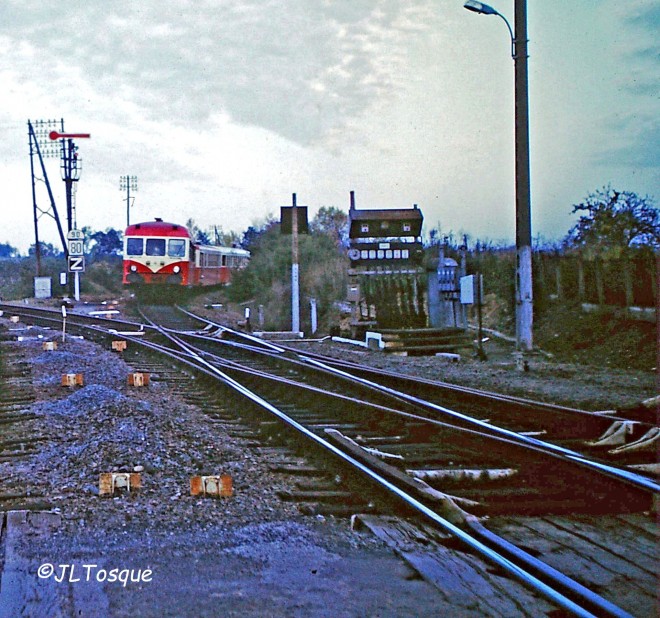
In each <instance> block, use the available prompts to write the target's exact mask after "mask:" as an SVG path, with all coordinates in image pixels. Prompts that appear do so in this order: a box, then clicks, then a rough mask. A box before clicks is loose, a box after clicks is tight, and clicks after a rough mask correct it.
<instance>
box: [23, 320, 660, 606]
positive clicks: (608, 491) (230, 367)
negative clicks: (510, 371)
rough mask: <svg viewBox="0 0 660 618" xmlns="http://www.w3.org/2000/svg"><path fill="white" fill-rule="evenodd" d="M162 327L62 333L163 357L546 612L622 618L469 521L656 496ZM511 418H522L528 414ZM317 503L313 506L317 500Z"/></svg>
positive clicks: (114, 324)
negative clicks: (396, 506)
mask: <svg viewBox="0 0 660 618" xmlns="http://www.w3.org/2000/svg"><path fill="white" fill-rule="evenodd" d="M14 310H15V311H17V312H19V310H18V309H16V308H14ZM21 312H22V311H21ZM27 313H30V316H31V319H35V320H37V319H38V320H40V321H43V320H50V321H51V323H52V324H57V323H58V322H61V316H60V317H58V316H57V315H56V314H55V315H46V316H44V315H43V313H41V314H38V313H35V312H34V311H33V310H30V311H29V312H26V313H25V314H23V315H25V316H27ZM167 313H168V315H165V310H162V309H160V310H158V311H157V315H153V312H152V313H151V321H149V317H148V315H147V314H145V319H144V321H143V322H142V323H138V322H132V323H126V322H122V321H117V320H112V321H108V320H88V319H87V318H84V317H82V316H75V317H74V316H69V326H70V327H74V328H86V329H88V332H90V333H91V334H92V335H91V336H93V337H99V338H100V337H108V336H114V337H117V336H119V337H123V338H128V339H132V340H139V341H140V345H141V346H143V347H144V348H145V349H149V350H150V353H151V354H154V353H158V354H167V355H169V357H170V358H172V359H175V360H176V361H177V362H178V363H182V364H183V365H185V366H186V367H187V369H188V370H189V371H195V372H196V375H199V376H202V377H203V378H204V380H206V381H214V382H218V381H219V383H220V385H221V386H220V388H221V390H222V391H223V392H225V393H227V394H228V395H229V396H232V397H240V398H242V399H243V400H244V402H245V404H244V406H245V405H247V406H249V408H250V414H249V415H248V416H249V417H251V418H252V419H253V423H254V427H255V428H256V430H255V432H254V433H255V435H259V436H262V435H263V434H264V432H265V433H267V435H268V437H269V438H272V437H273V436H279V438H280V439H283V440H285V441H288V442H294V443H298V444H301V445H302V449H303V450H305V451H313V452H314V453H315V454H318V453H319V452H323V453H328V454H330V455H331V456H332V458H333V459H334V460H335V463H336V464H337V465H338V466H339V467H340V468H345V469H348V470H350V471H351V472H350V474H358V475H360V476H361V477H362V478H364V479H367V480H368V482H369V484H370V485H371V486H373V487H374V488H375V491H377V492H380V494H387V496H388V499H390V500H395V501H397V502H398V503H400V504H401V505H403V506H404V507H405V509H406V510H407V511H414V512H416V513H417V514H418V515H419V516H421V517H422V518H423V519H425V520H426V521H427V522H429V523H431V524H433V525H434V526H436V527H439V528H440V529H441V530H442V531H443V532H444V533H446V534H448V535H451V536H452V537H454V538H457V539H459V541H460V543H462V544H464V545H465V546H467V547H469V548H471V550H473V551H476V552H479V553H480V554H482V555H483V556H484V557H485V559H486V560H488V561H490V562H491V563H493V564H495V565H497V567H498V568H500V569H503V570H504V571H506V572H507V573H509V574H510V575H511V576H514V577H516V578H518V579H520V580H521V581H523V582H524V583H525V585H526V586H528V587H531V588H532V589H534V590H535V591H537V592H538V593H540V594H542V595H543V596H545V597H546V598H547V599H549V600H550V601H551V602H552V603H553V604H555V605H558V606H560V607H562V608H564V609H566V610H568V611H570V612H572V613H574V614H576V615H599V616H600V615H628V614H627V612H626V610H625V609H622V608H620V607H618V606H617V605H616V604H615V603H614V602H613V600H612V599H607V598H604V597H602V596H600V595H598V594H595V593H594V592H592V591H591V590H589V589H588V588H586V587H585V586H583V585H582V584H581V583H580V582H578V581H575V580H574V579H572V578H570V577H566V576H565V575H563V574H562V573H561V572H559V571H558V570H556V569H554V568H553V567H551V566H549V565H547V564H545V563H543V562H542V561H540V560H538V559H537V558H536V557H535V556H534V555H531V554H530V553H529V552H527V551H525V550H523V549H521V548H519V547H517V546H515V545H514V544H512V543H510V542H508V541H506V540H505V539H503V538H502V537H500V536H499V535H496V534H494V533H493V532H492V531H490V530H489V529H487V528H486V527H484V526H483V525H482V523H480V522H479V520H478V519H477V518H476V517H475V515H479V516H483V515H489V516H494V515H507V516H511V515H513V514H518V515H519V514H525V515H553V516H556V515H560V514H567V513H576V512H583V513H590V514H594V513H600V514H619V513H631V512H639V511H648V510H650V509H651V508H652V506H653V504H652V503H653V500H654V499H655V496H657V491H658V486H657V484H656V483H655V481H653V480H652V479H651V478H649V477H648V476H646V475H643V474H639V473H637V472H632V471H630V470H628V469H624V468H622V467H616V466H611V465H610V464H608V463H607V462H603V461H601V460H596V459H591V458H587V457H585V455H584V454H582V453H576V452H574V451H571V450H568V449H566V448H564V446H560V445H558V444H552V443H546V442H542V441H540V440H538V439H537V438H535V437H530V436H528V435H521V434H520V433H518V432H516V431H514V430H512V429H507V428H502V427H495V426H494V425H493V424H491V423H487V422H484V421H483V420H475V419H472V418H469V417H467V416H466V415H465V414H463V413H459V412H456V411H455V410H451V409H449V408H446V407H443V406H441V405H439V404H438V403H436V402H433V401H428V400H426V399H422V398H421V397H419V395H411V394H410V392H405V391H404V390H395V389H394V388H393V387H392V385H391V383H390V384H389V385H388V384H383V383H382V382H381V383H378V382H376V381H375V380H370V379H367V378H366V377H364V374H363V375H362V376H358V377H356V376H353V375H351V374H350V373H349V371H347V370H348V369H351V370H352V371H358V370H359V369H356V368H355V367H350V368H349V367H347V366H345V365H344V366H343V367H342V368H339V367H337V366H336V364H335V366H334V367H333V366H332V365H331V364H329V363H327V362H326V361H325V360H321V359H319V358H312V357H311V356H309V355H298V354H296V353H295V352H294V351H292V350H288V349H284V348H281V347H279V346H276V345H272V344H269V343H267V342H260V341H258V340H256V339H255V338H252V337H249V336H247V337H246V336H244V335H242V334H240V333H235V332H233V331H231V330H229V329H225V328H223V327H221V326H220V325H214V324H211V323H209V322H208V321H207V322H203V321H202V320H201V319H199V318H197V317H195V316H193V315H191V314H184V313H181V312H174V311H173V310H170V309H168V310H167ZM39 316H40V317H39ZM154 318H156V319H154ZM24 319H27V317H25V318H24ZM156 320H157V322H156ZM163 322H166V324H163ZM42 323H43V322H42ZM128 332H132V333H133V334H130V335H129V334H127V333H128ZM122 333H123V334H122ZM135 333H144V334H142V335H137V334H135ZM143 366H146V365H145V364H144V361H143ZM387 379H388V380H392V378H391V377H387ZM431 386H433V385H429V388H430V387H431ZM216 388H217V387H216ZM479 397H480V398H481V404H482V405H483V402H484V397H483V396H482V395H479ZM429 399H430V397H429ZM507 405H511V406H512V407H516V406H518V408H519V409H522V408H523V407H524V406H525V405H531V402H520V401H519V402H516V403H515V404H514V403H512V401H508V402H507ZM578 413H579V411H566V414H571V415H577V414H578ZM264 414H265V415H266V417H265V418H264ZM572 418H575V416H573V417H572ZM599 420H600V419H599ZM509 422H510V421H509ZM513 422H517V421H515V420H514V421H513ZM560 440H561V438H560ZM425 479H426V480H425ZM427 481H428V482H427ZM329 493H332V492H331V491H328V492H327V493H326V497H328V494H329ZM334 493H335V497H339V498H346V497H347V496H348V494H347V493H346V492H343V493H342V492H337V491H335V492H334ZM337 494H339V495H337ZM314 495H315V496H316V498H319V497H322V496H323V490H322V491H316V492H314ZM299 497H300V496H299ZM302 497H303V498H304V497H305V496H304V495H303V496H302Z"/></svg>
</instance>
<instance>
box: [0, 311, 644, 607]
mask: <svg viewBox="0 0 660 618" xmlns="http://www.w3.org/2000/svg"><path fill="white" fill-rule="evenodd" d="M8 327H11V328H15V326H14V325H9V324H8V322H7V321H6V320H3V319H0V330H2V329H3V328H8ZM24 334H25V335H26V339H25V340H24V341H22V342H13V343H12V342H7V343H4V344H3V349H4V350H6V351H12V350H13V351H16V352H18V353H19V354H20V355H22V356H24V358H25V359H26V360H27V361H28V363H29V365H30V367H31V370H32V374H31V380H32V384H33V387H34V390H35V394H36V398H37V401H36V402H35V403H34V404H33V405H32V406H30V411H31V412H32V413H34V414H36V415H37V416H38V418H37V419H35V420H32V421H27V422H24V423H21V424H20V425H10V426H9V430H7V429H5V427H3V431H4V432H5V434H7V436H8V439H10V438H12V437H19V436H25V435H34V436H47V437H48V441H47V442H44V443H40V445H39V447H38V449H39V450H38V453H36V454H35V455H33V456H31V457H29V458H22V459H16V460H12V461H10V462H6V463H0V492H3V493H6V492H11V491H21V490H25V489H27V490H29V491H31V492H32V493H34V494H41V495H42V496H43V499H45V500H46V501H48V502H49V503H50V504H51V505H52V507H54V509H55V510H56V511H58V512H60V513H61V515H62V524H61V526H60V528H59V529H58V531H57V532H56V533H55V534H54V535H52V536H50V537H47V538H44V539H40V540H38V541H35V540H34V539H32V540H31V541H30V542H29V543H27V544H26V545H25V546H24V547H23V548H22V551H23V552H24V555H25V556H26V557H27V559H28V560H29V561H30V564H32V565H34V569H35V572H36V568H37V567H38V566H39V564H41V563H44V562H49V563H53V564H77V565H79V566H81V565H83V564H97V565H99V567H105V568H107V569H108V570H109V569H111V568H133V569H146V568H149V569H150V570H152V571H153V578H152V581H151V582H149V583H139V584H138V583H129V584H128V586H127V587H123V586H121V585H119V584H117V583H115V584H109V583H106V584H90V586H89V587H87V588H80V587H78V588H76V585H78V584H76V585H73V584H70V588H72V589H73V592H69V598H73V599H74V600H75V607H76V609H80V608H81V607H82V608H83V609H84V610H85V612H83V615H90V616H98V615H100V616H104V615H112V616H217V615H227V616H234V615H235V616H238V615H241V616H246V615H249V616H284V615H286V616H328V615H332V616H426V615H429V616H430V615H437V613H438V611H439V610H440V607H441V604H440V603H439V599H438V595H437V591H436V589H434V588H433V587H431V586H430V585H428V584H426V583H425V582H423V581H420V580H418V579H415V578H414V577H413V576H412V574H411V572H410V571H409V570H408V569H407V568H406V567H405V566H404V564H403V563H402V562H400V561H399V560H398V559H397V558H396V557H394V555H393V554H392V552H391V551H390V550H389V549H387V548H386V547H385V546H384V545H382V544H381V543H380V542H379V541H377V540H375V539H374V538H372V537H370V536H368V535H363V534H358V533H355V532H353V531H351V530H350V526H349V524H348V522H347V521H346V520H335V519H334V518H332V517H329V518H322V517H318V518H317V517H305V516H302V515H301V514H300V512H299V511H298V509H297V507H296V506H295V505H293V504H290V503H285V502H282V501H280V500H279V499H277V497H276V496H275V491H276V490H278V489H292V488H293V485H292V483H293V480H292V479H291V478H288V477H282V476H278V475H274V474H273V473H272V472H270V471H269V469H268V464H269V463H273V461H274V459H273V457H277V455H273V454H269V455H264V454H262V453H260V452H259V449H255V448H247V447H246V440H242V439H240V438H236V437H232V436H230V435H229V434H228V432H227V430H226V429H225V428H224V427H223V426H222V425H214V426H213V427H211V426H210V423H209V419H208V417H207V416H206V415H204V413H203V411H202V410H200V409H199V408H197V407H195V406H192V405H188V404H187V403H185V402H184V401H183V400H181V399H180V398H179V397H177V396H176V395H175V394H173V393H172V392H171V391H170V389H169V387H168V386H167V385H165V384H164V383H162V382H152V384H151V385H150V386H149V388H146V389H133V388H130V387H129V386H128V384H127V375H128V373H129V371H130V370H131V368H130V366H129V365H128V364H127V363H126V362H125V361H124V359H123V358H122V357H121V356H119V355H117V354H114V353H112V352H110V351H107V350H103V349H101V348H99V347H98V346H97V345H95V344H93V343H91V342H89V341H86V340H81V339H69V340H68V341H67V342H66V344H64V345H61V344H60V346H59V349H58V350H56V351H52V352H45V351H43V350H42V347H41V344H42V341H43V340H44V339H51V338H56V335H54V334H53V333H52V331H42V330H40V329H36V328H35V329H30V330H29V331H25V333H24ZM38 335H42V336H43V339H38V338H37V336H38ZM487 345H488V347H487V349H486V351H487V352H488V354H489V360H488V361H487V362H480V361H478V360H474V359H470V358H464V359H462V360H461V361H460V362H459V363H449V362H447V361H446V360H443V359H441V358H437V357H419V358H407V357H398V356H391V355H385V354H383V353H380V352H373V351H363V350H362V349H355V348H352V347H348V346H346V345H339V344H333V343H331V342H329V341H324V342H314V343H300V344H297V346H298V347H300V348H302V349H304V350H309V351H314V352H319V353H323V354H328V355H331V356H338V357H341V358H348V359H350V360H353V361H356V362H360V363H365V364H369V365H372V366H374V367H380V368H383V369H387V370H391V371H396V372H398V373H403V374H411V375H419V376H424V377H428V378H432V379H438V380H443V381H447V382H454V383H458V384H464V385H467V386H473V387H478V388H483V389H488V390H495V391H500V392H506V393H511V394H516V395H521V396H526V397H530V398H538V399H543V400H546V401H552V402H556V403H562V404H565V405H571V406H576V407H582V408H585V409H611V408H615V407H619V406H623V405H628V404H633V403H636V402H638V401H641V400H643V399H645V398H647V397H651V396H652V395H654V394H655V390H656V389H655V384H654V383H655V380H654V375H653V374H650V373H642V372H632V371H625V372H624V371H614V370H611V369H603V370H600V369H597V368H593V367H589V368H585V367H581V366H577V365H567V364H560V363H556V362H553V361H552V360H548V359H545V358H542V357H534V358H533V359H532V363H531V371H529V372H519V371H517V370H516V369H515V362H514V360H513V358H512V356H511V351H510V350H508V349H507V348H504V347H501V346H500V345H498V344H496V343H494V342H489V344H487ZM129 352H130V351H129ZM127 359H130V356H127ZM63 373H82V374H83V375H84V386H83V387H78V388H76V389H68V388H63V387H61V386H60V377H61V374H63ZM12 432H13V433H14V435H12ZM3 439H4V437H3ZM291 459H292V458H291V457H287V460H289V461H290V460H291ZM301 462H302V461H301ZM135 466H141V467H142V469H143V471H142V484H143V487H142V489H141V490H140V491H139V492H136V493H135V494H133V495H124V496H118V497H114V498H101V497H99V496H98V475H99V473H100V472H109V471H130V470H133V468H134V467H135ZM221 472H222V473H229V474H231V475H232V478H233V483H234V490H235V493H234V496H233V497H232V498H229V499H221V500H212V499H202V498H193V497H191V496H190V495H189V478H190V476H192V475H194V474H199V473H204V474H218V473H221ZM63 585H65V584H63ZM72 607H73V606H72ZM64 615H68V614H66V613H65V614H64Z"/></svg>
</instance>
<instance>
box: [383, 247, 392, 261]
mask: <svg viewBox="0 0 660 618" xmlns="http://www.w3.org/2000/svg"><path fill="white" fill-rule="evenodd" d="M385 259H387V260H391V259H392V249H388V250H387V251H385Z"/></svg>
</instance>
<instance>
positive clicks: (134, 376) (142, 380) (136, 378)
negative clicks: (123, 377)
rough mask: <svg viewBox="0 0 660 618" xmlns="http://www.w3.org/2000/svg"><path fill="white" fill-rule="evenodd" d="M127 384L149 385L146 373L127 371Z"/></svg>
mask: <svg viewBox="0 0 660 618" xmlns="http://www.w3.org/2000/svg"><path fill="white" fill-rule="evenodd" d="M128 385H129V386H149V374H148V373H129V374H128Z"/></svg>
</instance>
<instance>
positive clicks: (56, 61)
mask: <svg viewBox="0 0 660 618" xmlns="http://www.w3.org/2000/svg"><path fill="white" fill-rule="evenodd" d="M491 4H492V6H494V7H495V8H496V9H497V10H498V11H499V12H500V13H501V14H502V15H504V16H505V17H507V18H509V20H510V22H511V25H512V26H513V0H493V1H492V2H491ZM462 5H463V1H462V0H409V1H407V2H398V1H394V0H351V1H350V2H349V1H348V0H346V1H339V0H337V1H334V2H330V1H325V0H290V1H289V2H286V3H283V2H275V1H272V0H261V1H259V2H256V1H237V0H168V1H167V2H162V1H161V0H140V1H139V2H138V1H135V0H134V1H132V2H131V1H128V0H112V1H107V0H106V1H103V2H101V1H100V0H71V1H69V2H67V3H61V2H54V1H53V0H51V1H44V0H20V1H18V0H3V2H2V3H1V4H0V83H2V85H3V86H2V90H3V95H2V99H1V104H0V129H1V130H2V133H3V139H2V140H0V161H1V165H0V208H1V210H2V221H3V226H2V231H0V243H2V242H9V243H10V244H12V245H13V246H15V247H17V248H19V250H21V252H23V253H25V252H26V251H27V248H28V247H29V245H30V244H32V243H34V225H33V205H32V183H31V175H30V153H29V143H28V135H27V122H28V120H31V121H32V122H35V121H37V120H48V119H57V120H59V119H64V128H65V131H66V132H71V133H90V134H91V138H90V139H79V140H76V144H77V146H78V147H79V157H80V158H81V159H82V166H83V167H82V174H81V177H80V181H79V182H78V183H77V191H76V213H77V225H78V227H83V226H89V227H91V228H92V229H94V230H105V229H106V228H109V227H114V228H117V229H122V230H123V228H124V227H125V225H126V202H125V198H126V195H125V192H123V191H120V189H119V179H120V176H124V175H130V176H137V177H138V191H137V193H135V201H134V204H133V206H132V208H131V213H130V218H131V222H132V223H135V222H138V221H147V220H151V219H153V218H154V217H162V218H163V219H165V220H169V221H173V222H180V223H185V222H186V221H187V220H188V219H190V218H192V219H194V221H195V222H196V223H197V224H198V225H199V226H200V227H202V228H206V227H209V226H213V225H217V226H219V227H221V228H222V229H223V230H225V231H230V230H233V231H236V232H242V231H244V230H245V229H246V228H247V227H248V226H249V225H252V224H259V223H260V222H263V221H264V220H265V218H266V217H268V216H271V215H275V216H279V207H280V206H283V205H287V204H290V203H291V199H292V194H293V193H296V195H297V203H298V204H299V205H308V206H309V209H310V216H313V215H314V214H315V213H316V211H317V210H318V209H319V208H320V207H322V206H335V207H337V208H340V209H342V210H345V211H348V207H349V192H350V191H355V196H356V205H357V207H358V208H365V209H370V208H407V207H412V205H413V204H418V205H419V207H420V208H421V210H422V212H423V214H424V217H425V231H426V233H428V232H429V230H430V229H432V228H439V229H440V230H441V233H442V234H448V233H450V232H453V233H454V234H460V235H462V234H468V235H469V237H470V238H471V239H472V240H476V239H481V240H492V241H495V242H513V239H514V237H515V229H514V228H515V198H514V86H513V77H514V71H513V61H512V59H511V55H510V40H509V34H508V31H507V28H506V25H505V23H504V22H503V21H502V20H501V19H500V18H499V17H497V16H486V15H477V14H475V13H471V12H469V11H466V10H465V9H464V8H463V6H462ZM659 26H660V3H659V2H656V1H654V0H627V1H626V2H617V1H616V0H554V1H553V2H542V1H540V0H529V1H528V36H529V40H530V42H529V54H530V58H529V97H530V99H529V101H530V103H529V105H530V144H531V147H530V149H531V202H532V234H533V236H534V237H535V238H536V237H541V238H543V239H548V240H554V239H559V238H561V237H563V236H564V235H565V234H566V232H567V231H568V229H569V228H570V227H571V225H572V224H573V223H574V222H575V216H574V215H571V210H572V205H573V204H575V203H579V202H581V201H582V200H583V199H584V198H585V197H586V196H587V195H588V194H589V193H591V192H594V191H596V190H598V189H600V188H602V187H603V186H606V185H608V184H611V185H612V186H613V187H614V188H617V189H619V190H628V191H634V192H636V193H638V194H640V195H643V196H645V195H649V196H651V197H654V198H656V200H657V198H660V174H659V165H660V156H659V152H660V147H659V143H660V131H659V128H658V118H659V117H660V114H659V113H658V112H659V109H658V89H659V84H660V62H659V59H660V54H659V50H660V45H659V43H658V41H659V40H660V39H659V38H658V32H659V31H660V28H659ZM46 169H47V173H48V177H49V179H50V183H51V185H52V187H53V191H54V195H55V200H56V205H57V209H58V211H59V213H60V216H61V217H62V218H64V217H65V214H66V202H65V195H64V183H63V182H62V180H61V179H60V175H59V161H58V159H56V158H53V159H47V160H46ZM36 194H37V203H38V205H39V206H40V208H43V209H46V210H48V196H47V193H46V191H45V186H44V183H43V182H41V181H39V182H38V183H37V191H36ZM657 203H658V202H657V201H656V205H657ZM64 224H65V223H64ZM39 234H40V238H41V239H42V240H45V241H46V242H53V243H57V242H59V241H58V236H57V231H56V227H55V224H54V221H53V220H52V218H51V217H49V216H48V215H42V216H41V217H40V221H39Z"/></svg>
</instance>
